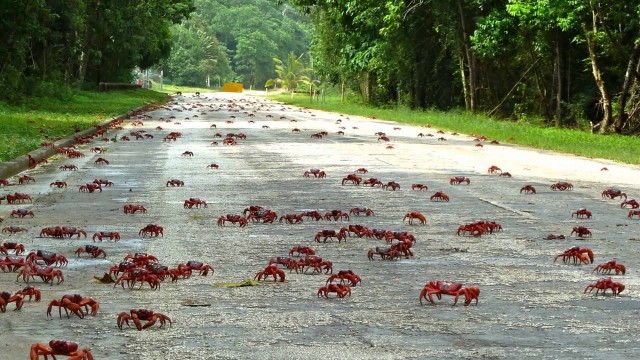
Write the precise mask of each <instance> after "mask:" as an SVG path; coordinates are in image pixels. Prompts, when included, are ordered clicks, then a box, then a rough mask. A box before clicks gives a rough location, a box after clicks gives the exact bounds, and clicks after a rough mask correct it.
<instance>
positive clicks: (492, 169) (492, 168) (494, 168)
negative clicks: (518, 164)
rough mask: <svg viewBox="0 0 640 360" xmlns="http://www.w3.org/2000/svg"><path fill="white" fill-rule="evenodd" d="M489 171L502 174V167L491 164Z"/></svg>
mask: <svg viewBox="0 0 640 360" xmlns="http://www.w3.org/2000/svg"><path fill="white" fill-rule="evenodd" d="M487 172H488V173H489V174H502V169H500V168H499V167H497V166H495V165H491V166H490V167H489V170H487Z"/></svg>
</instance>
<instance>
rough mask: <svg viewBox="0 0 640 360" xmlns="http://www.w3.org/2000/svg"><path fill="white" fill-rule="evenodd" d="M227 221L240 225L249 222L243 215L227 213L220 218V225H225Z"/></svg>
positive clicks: (245, 224) (242, 225) (243, 225)
mask: <svg viewBox="0 0 640 360" xmlns="http://www.w3.org/2000/svg"><path fill="white" fill-rule="evenodd" d="M227 221H228V222H230V223H232V224H239V225H240V227H245V226H247V223H248V222H247V219H245V218H244V217H243V216H242V215H231V214H227V215H225V216H220V217H219V218H218V226H224V224H225V222H227Z"/></svg>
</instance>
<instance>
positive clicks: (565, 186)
mask: <svg viewBox="0 0 640 360" xmlns="http://www.w3.org/2000/svg"><path fill="white" fill-rule="evenodd" d="M551 190H553V191H565V190H573V184H571V183H569V182H565V181H560V182H557V183H555V184H553V185H551Z"/></svg>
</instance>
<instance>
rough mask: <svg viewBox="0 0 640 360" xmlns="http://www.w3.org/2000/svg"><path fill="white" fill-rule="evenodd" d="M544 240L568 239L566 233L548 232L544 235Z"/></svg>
mask: <svg viewBox="0 0 640 360" xmlns="http://www.w3.org/2000/svg"><path fill="white" fill-rule="evenodd" d="M543 239H544V240H564V239H566V238H565V236H564V235H562V234H559V235H556V234H548V235H547V236H545V237H543Z"/></svg>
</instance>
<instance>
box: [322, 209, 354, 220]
mask: <svg viewBox="0 0 640 360" xmlns="http://www.w3.org/2000/svg"><path fill="white" fill-rule="evenodd" d="M324 219H325V220H326V221H330V220H331V219H333V220H334V221H338V220H340V219H344V220H349V214H347V213H345V212H342V210H331V211H328V212H327V213H326V214H324Z"/></svg>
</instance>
